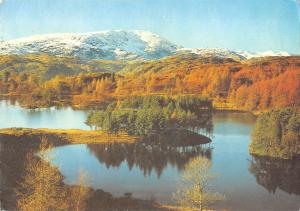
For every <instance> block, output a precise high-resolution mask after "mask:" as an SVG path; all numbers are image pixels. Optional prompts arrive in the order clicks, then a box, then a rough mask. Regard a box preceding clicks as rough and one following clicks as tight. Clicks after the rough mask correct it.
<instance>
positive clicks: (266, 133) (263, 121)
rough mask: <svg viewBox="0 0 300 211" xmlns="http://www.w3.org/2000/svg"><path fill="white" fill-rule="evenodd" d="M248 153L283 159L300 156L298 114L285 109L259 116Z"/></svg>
mask: <svg viewBox="0 0 300 211" xmlns="http://www.w3.org/2000/svg"><path fill="white" fill-rule="evenodd" d="M250 152H251V153H253V154H256V155H261V156H271V157H280V158H284V159H292V158H294V157H297V156H300V113H299V112H298V111H297V110H296V109H292V108H285V109H280V110H272V111H270V112H266V113H263V114H261V115H260V116H259V117H258V119H257V121H256V124H255V128H254V131H253V138H252V143H251V145H250Z"/></svg>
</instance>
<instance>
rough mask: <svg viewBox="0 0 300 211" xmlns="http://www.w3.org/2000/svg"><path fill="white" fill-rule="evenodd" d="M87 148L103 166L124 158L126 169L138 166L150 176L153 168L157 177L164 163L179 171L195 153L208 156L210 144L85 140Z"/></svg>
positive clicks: (116, 165)
mask: <svg viewBox="0 0 300 211" xmlns="http://www.w3.org/2000/svg"><path fill="white" fill-rule="evenodd" d="M88 148H89V150H90V151H91V152H92V153H93V154H94V155H95V157H97V159H98V160H99V162H100V163H104V164H105V165H106V167H107V168H110V167H120V165H121V164H122V163H123V162H126V163H127V166H128V169H129V170H131V169H132V168H133V167H138V168H139V169H140V170H141V171H142V172H143V173H144V176H150V175H151V172H152V171H153V170H154V171H155V173H156V175H157V177H158V178H159V177H160V176H161V174H162V172H163V170H164V169H165V168H166V167H167V166H168V164H170V165H171V166H173V167H176V168H177V170H179V171H180V170H182V169H183V168H184V166H185V164H186V163H188V162H189V161H190V160H191V159H192V158H195V157H197V156H199V155H201V156H205V157H207V158H209V159H211V148H210V147H209V146H202V145H196V146H185V147H175V146H172V145H166V144H151V143H149V142H143V143H136V144H101V145H99V144H89V145H88Z"/></svg>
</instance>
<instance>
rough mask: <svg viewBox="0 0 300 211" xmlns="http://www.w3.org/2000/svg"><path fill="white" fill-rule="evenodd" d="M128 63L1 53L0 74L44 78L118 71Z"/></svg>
mask: <svg viewBox="0 0 300 211" xmlns="http://www.w3.org/2000/svg"><path fill="white" fill-rule="evenodd" d="M125 65H126V63H125V62H122V61H111V60H90V61H86V60H82V59H78V58H74V57H57V56H49V55H47V54H43V55H24V56H17V55H10V56H5V55H3V56H1V55H0V75H3V74H5V73H7V74H14V73H22V72H23V73H33V74H36V75H38V76H39V77H41V78H42V79H46V80H47V79H51V78H53V77H55V76H56V75H76V74H79V73H93V72H116V71H119V70H121V69H122V68H123V67H124V66H125Z"/></svg>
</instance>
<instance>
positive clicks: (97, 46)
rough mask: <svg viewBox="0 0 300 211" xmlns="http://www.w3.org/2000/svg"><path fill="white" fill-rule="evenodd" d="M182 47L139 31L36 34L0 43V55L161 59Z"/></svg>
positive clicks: (149, 33)
mask: <svg viewBox="0 0 300 211" xmlns="http://www.w3.org/2000/svg"><path fill="white" fill-rule="evenodd" d="M179 48H180V47H179V46H177V45H175V44H173V43H171V42H169V41H168V40H166V39H163V38H161V37H159V36H158V35H156V34H153V33H151V32H147V31H140V30H128V31H125V30H111V31H99V32H91V33H78V34H75V33H74V34H71V33H59V34H48V35H36V36H32V37H26V38H21V39H15V40H10V41H6V42H1V43H0V54H29V53H30V54H37V53H47V54H51V55H57V56H77V57H80V58H85V59H110V60H114V59H127V60H128V59H129V60H132V59H139V58H141V59H159V58H162V57H164V56H168V55H171V54H173V53H175V52H176V51H177V50H178V49H179Z"/></svg>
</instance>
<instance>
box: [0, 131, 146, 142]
mask: <svg viewBox="0 0 300 211" xmlns="http://www.w3.org/2000/svg"><path fill="white" fill-rule="evenodd" d="M0 137H4V138H18V139H19V138H21V139H22V138H30V139H32V140H38V139H41V138H42V137H46V138H47V139H48V141H49V142H52V143H61V144H87V143H135V142H136V141H138V140H140V138H139V137H136V136H129V135H127V134H125V133H120V134H118V135H111V134H108V133H105V132H103V131H92V130H91V131H89V130H80V129H48V128H4V129H0Z"/></svg>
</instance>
